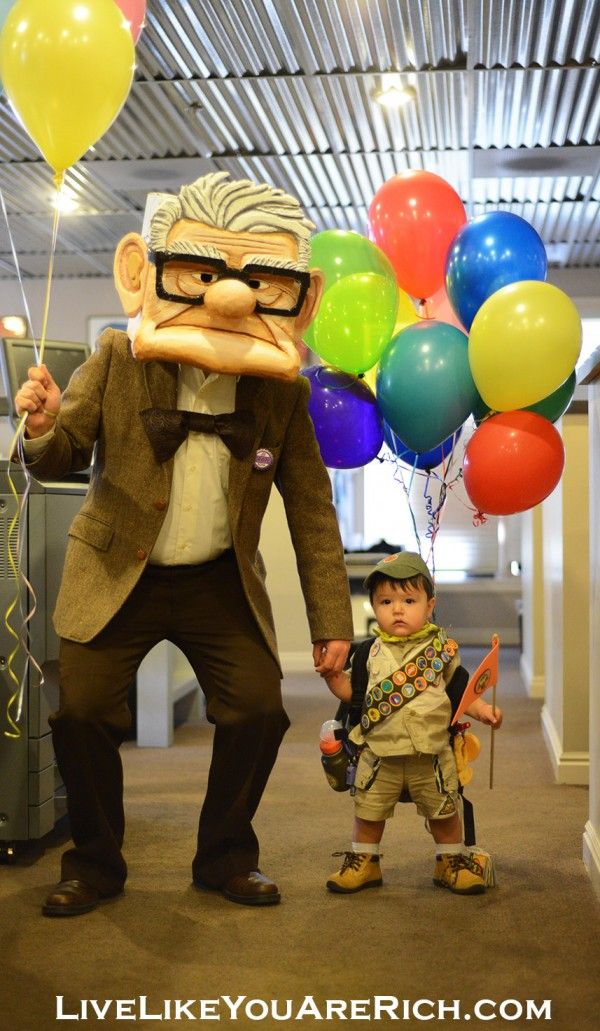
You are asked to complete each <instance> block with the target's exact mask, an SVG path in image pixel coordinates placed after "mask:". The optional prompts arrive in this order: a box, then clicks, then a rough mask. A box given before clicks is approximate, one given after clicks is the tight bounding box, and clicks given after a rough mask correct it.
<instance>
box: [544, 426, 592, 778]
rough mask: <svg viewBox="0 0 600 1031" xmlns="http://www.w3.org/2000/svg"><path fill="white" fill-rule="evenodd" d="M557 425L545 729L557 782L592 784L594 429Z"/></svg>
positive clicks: (547, 549) (548, 560) (547, 524)
mask: <svg viewBox="0 0 600 1031" xmlns="http://www.w3.org/2000/svg"><path fill="white" fill-rule="evenodd" d="M561 423H562V426H561V424H560V423H559V424H557V428H558V429H561V431H562V437H563V440H564V444H565V451H566V462H565V469H564V472H563V475H562V479H561V481H560V483H559V484H558V486H557V487H556V489H555V490H554V492H553V493H552V495H551V496H550V497H549V498H548V499H547V500H546V501H545V502H544V504H543V527H544V588H545V611H544V625H545V646H546V651H545V663H544V665H545V682H546V701H545V705H544V708H543V711H542V724H543V728H544V733H545V737H546V743H547V746H548V750H549V753H550V758H551V760H552V763H553V766H554V772H555V776H556V779H557V781H558V782H559V783H562V784H586V783H587V782H588V778H589V656H588V648H589V645H588V642H589V605H590V602H589V547H588V476H589V473H588V425H587V416H586V415H566V416H564V417H563V419H562V420H561Z"/></svg>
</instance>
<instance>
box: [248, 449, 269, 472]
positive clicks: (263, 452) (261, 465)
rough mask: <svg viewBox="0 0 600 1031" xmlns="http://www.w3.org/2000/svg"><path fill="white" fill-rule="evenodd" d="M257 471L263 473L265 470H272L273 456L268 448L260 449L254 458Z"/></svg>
mask: <svg viewBox="0 0 600 1031" xmlns="http://www.w3.org/2000/svg"><path fill="white" fill-rule="evenodd" d="M252 465H253V467H254V468H255V469H258V470H259V471H260V472H263V471H264V470H265V469H270V468H271V466H272V465H273V454H272V452H271V451H269V449H268V448H266V447H259V449H258V451H257V452H256V454H255V456H254V462H253V463H252Z"/></svg>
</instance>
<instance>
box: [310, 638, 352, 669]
mask: <svg viewBox="0 0 600 1031" xmlns="http://www.w3.org/2000/svg"><path fill="white" fill-rule="evenodd" d="M350 644H351V642H350V641H315V642H314V644H313V662H314V664H315V670H316V671H317V673H320V674H321V676H322V677H326V676H327V675H328V674H329V673H341V672H342V671H343V669H344V667H345V665H346V659H347V658H348V652H349V651H350Z"/></svg>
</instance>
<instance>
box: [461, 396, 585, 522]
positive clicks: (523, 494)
mask: <svg viewBox="0 0 600 1031" xmlns="http://www.w3.org/2000/svg"><path fill="white" fill-rule="evenodd" d="M564 463H565V449H564V445H563V442H562V439H561V436H560V434H559V432H558V430H556V429H555V427H554V426H553V425H552V423H551V422H549V421H548V419H544V418H543V416H541V415H537V414H536V413H535V412H525V411H515V412H499V413H498V415H492V416H490V418H489V419H486V420H485V422H482V423H481V425H480V426H479V428H478V429H476V430H475V433H474V434H473V436H472V437H471V439H470V441H469V443H468V444H467V446H466V448H465V454H464V458H463V477H464V484H465V489H466V491H467V494H468V495H469V497H470V499H471V501H472V502H473V504H474V505H475V507H476V508H477V509H478V510H479V511H480V512H487V513H489V514H490V515H512V514H513V513H514V512H525V511H526V510H527V509H528V508H533V507H534V506H535V505H538V504H539V503H540V501H543V500H544V498H547V497H548V495H549V494H551V493H552V491H553V490H554V488H555V487H556V485H557V483H558V481H559V480H560V477H561V475H562V471H563V466H564Z"/></svg>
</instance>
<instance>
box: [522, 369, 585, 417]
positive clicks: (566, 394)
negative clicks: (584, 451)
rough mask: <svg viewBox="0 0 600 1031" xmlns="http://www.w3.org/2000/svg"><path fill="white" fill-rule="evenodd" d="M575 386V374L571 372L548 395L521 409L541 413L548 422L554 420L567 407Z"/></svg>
mask: <svg viewBox="0 0 600 1031" xmlns="http://www.w3.org/2000/svg"><path fill="white" fill-rule="evenodd" d="M576 386H577V376H576V374H575V372H572V373H571V375H570V376H569V377H568V379H566V380H565V382H564V383H562V384H561V385H560V387H559V388H558V390H554V391H553V392H552V393H551V394H548V397H544V398H542V400H541V401H536V403H535V404H534V405H528V406H527V408H524V409H523V411H524V412H537V414H538V415H543V416H544V418H545V419H549V420H550V422H556V420H557V419H560V417H561V415H563V414H564V413H565V412H566V410H567V408H568V407H569V405H570V403H571V398H572V397H573V394H574V393H575V387H576Z"/></svg>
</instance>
